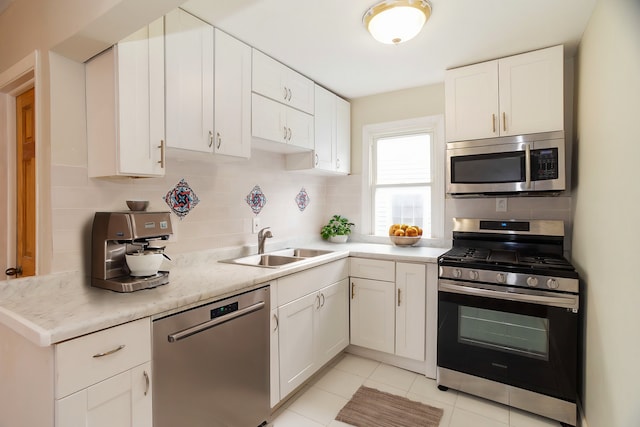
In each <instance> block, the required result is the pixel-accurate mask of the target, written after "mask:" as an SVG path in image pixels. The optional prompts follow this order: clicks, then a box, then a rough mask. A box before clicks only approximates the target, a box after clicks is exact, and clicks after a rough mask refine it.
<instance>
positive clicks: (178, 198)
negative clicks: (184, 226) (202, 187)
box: [164, 178, 200, 219]
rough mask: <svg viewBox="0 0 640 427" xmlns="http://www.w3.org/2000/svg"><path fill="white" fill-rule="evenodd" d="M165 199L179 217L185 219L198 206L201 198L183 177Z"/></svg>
mask: <svg viewBox="0 0 640 427" xmlns="http://www.w3.org/2000/svg"><path fill="white" fill-rule="evenodd" d="M164 201H165V202H166V203H167V205H169V207H170V208H171V211H172V212H173V213H174V214H176V215H177V216H178V218H180V219H183V218H184V217H185V216H186V215H187V214H188V213H189V212H191V210H192V209H193V208H195V207H196V205H197V204H198V203H199V202H200V199H198V196H197V195H196V193H195V191H193V189H192V188H191V187H189V184H188V183H187V181H185V180H184V178H183V179H181V180H180V182H179V183H177V184H176V186H175V187H173V188H172V189H171V190H169V192H168V193H167V195H166V196H164Z"/></svg>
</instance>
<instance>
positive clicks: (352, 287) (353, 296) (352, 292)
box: [351, 282, 356, 299]
mask: <svg viewBox="0 0 640 427" xmlns="http://www.w3.org/2000/svg"><path fill="white" fill-rule="evenodd" d="M355 296H356V284H355V283H353V282H351V299H353V298H355Z"/></svg>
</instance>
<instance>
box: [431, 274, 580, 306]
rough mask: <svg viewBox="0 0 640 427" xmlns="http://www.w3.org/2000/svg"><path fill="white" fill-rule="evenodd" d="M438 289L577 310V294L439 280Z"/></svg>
mask: <svg viewBox="0 0 640 427" xmlns="http://www.w3.org/2000/svg"><path fill="white" fill-rule="evenodd" d="M438 290H439V291H444V292H451V293H455V294H462V295H473V296H479V297H489V298H496V299H502V300H508V301H519V302H528V303H532V304H542V305H548V306H553V307H561V308H570V309H572V310H573V312H574V313H577V312H578V296H577V295H563V296H548V295H533V294H524V293H516V292H505V291H494V290H491V289H485V288H476V287H472V286H464V285H459V284H453V283H450V282H445V281H442V280H440V282H439V284H438Z"/></svg>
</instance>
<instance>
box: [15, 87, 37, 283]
mask: <svg viewBox="0 0 640 427" xmlns="http://www.w3.org/2000/svg"><path fill="white" fill-rule="evenodd" d="M35 120H36V114H35V91H34V89H29V90H28V91H26V92H24V93H23V94H21V95H19V96H18V97H17V98H16V144H17V147H16V154H17V155H16V162H17V165H16V175H17V179H16V194H17V217H16V223H17V224H16V240H17V250H16V270H17V271H18V274H16V276H33V275H35V274H36V138H35ZM20 270H21V272H20Z"/></svg>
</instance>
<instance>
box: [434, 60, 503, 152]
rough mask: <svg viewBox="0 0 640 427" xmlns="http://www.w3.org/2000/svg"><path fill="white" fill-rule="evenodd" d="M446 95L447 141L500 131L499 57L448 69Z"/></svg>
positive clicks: (445, 85)
mask: <svg viewBox="0 0 640 427" xmlns="http://www.w3.org/2000/svg"><path fill="white" fill-rule="evenodd" d="M444 95H445V126H446V139H447V141H463V140H467V139H479V138H491V137H493V136H498V135H499V131H498V128H499V117H498V111H499V108H498V61H489V62H483V63H481V64H476V65H470V66H468V67H462V68H456V69H453V70H448V71H446V73H445V80H444Z"/></svg>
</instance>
